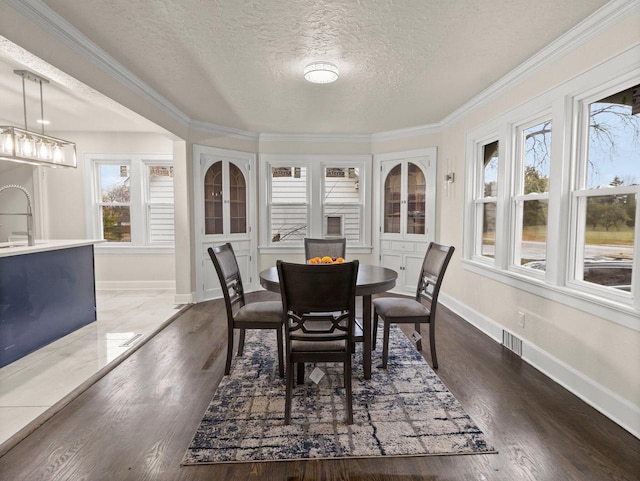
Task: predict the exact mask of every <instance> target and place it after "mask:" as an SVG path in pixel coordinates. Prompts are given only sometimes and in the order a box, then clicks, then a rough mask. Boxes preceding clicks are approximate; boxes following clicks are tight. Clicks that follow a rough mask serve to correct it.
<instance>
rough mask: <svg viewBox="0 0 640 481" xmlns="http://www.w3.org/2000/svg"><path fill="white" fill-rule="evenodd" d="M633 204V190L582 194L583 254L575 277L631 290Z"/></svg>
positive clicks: (633, 229)
mask: <svg viewBox="0 0 640 481" xmlns="http://www.w3.org/2000/svg"><path fill="white" fill-rule="evenodd" d="M636 205H637V202H636V195H635V194H627V195H601V196H593V197H587V198H586V213H585V226H584V233H585V234H584V254H583V257H582V259H581V262H582V265H579V266H578V269H577V270H578V276H577V278H578V279H582V280H584V281H586V282H591V283H594V284H599V285H602V286H607V287H613V288H616V289H620V290H624V291H630V290H631V274H632V270H633V258H634V248H633V246H634V241H635V218H636ZM580 271H582V272H581V273H582V276H580Z"/></svg>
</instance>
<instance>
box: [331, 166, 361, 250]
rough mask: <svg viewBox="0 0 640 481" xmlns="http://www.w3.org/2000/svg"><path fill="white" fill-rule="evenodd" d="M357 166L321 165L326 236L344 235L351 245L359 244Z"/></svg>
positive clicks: (359, 209) (359, 206)
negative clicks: (322, 170) (322, 166)
mask: <svg viewBox="0 0 640 481" xmlns="http://www.w3.org/2000/svg"><path fill="white" fill-rule="evenodd" d="M359 170H360V169H359V168H354V167H351V168H349V167H344V166H340V167H333V166H332V167H327V166H325V167H324V175H323V179H322V180H323V185H324V197H323V211H324V214H323V216H324V219H325V229H324V235H325V236H326V237H345V238H346V239H347V242H348V243H349V244H350V245H351V244H354V245H357V244H359V243H360V224H361V222H360V220H361V218H362V212H361V202H360V175H359Z"/></svg>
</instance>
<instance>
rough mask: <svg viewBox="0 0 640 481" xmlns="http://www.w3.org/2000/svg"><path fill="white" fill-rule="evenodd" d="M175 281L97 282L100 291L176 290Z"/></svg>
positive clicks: (97, 288)
mask: <svg viewBox="0 0 640 481" xmlns="http://www.w3.org/2000/svg"><path fill="white" fill-rule="evenodd" d="M175 288H176V282H175V281H96V290H99V291H137V290H141V291H145V290H152V289H155V290H158V289H160V290H175Z"/></svg>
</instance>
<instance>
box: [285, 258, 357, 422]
mask: <svg viewBox="0 0 640 481" xmlns="http://www.w3.org/2000/svg"><path fill="white" fill-rule="evenodd" d="M276 265H277V267H278V276H279V278H280V293H281V295H282V304H283V306H284V312H285V346H286V350H287V367H286V386H287V388H286V398H285V424H290V422H291V404H292V399H291V398H292V395H293V392H292V391H293V376H294V369H295V367H296V365H297V368H298V382H299V383H300V382H301V379H300V378H301V377H302V382H304V371H303V370H304V363H306V362H338V363H343V365H344V387H345V394H346V408H347V423H348V424H353V405H352V390H351V353H352V343H351V342H350V341H351V338H352V333H353V324H354V319H355V294H356V279H357V276H358V266H359V264H358V261H357V260H354V261H353V262H344V263H341V264H323V265H313V264H292V263H288V262H282V261H278V262H277V264H276Z"/></svg>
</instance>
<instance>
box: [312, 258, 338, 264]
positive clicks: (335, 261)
mask: <svg viewBox="0 0 640 481" xmlns="http://www.w3.org/2000/svg"><path fill="white" fill-rule="evenodd" d="M307 262H308V263H309V264H341V263H342V262H344V259H343V258H342V257H329V256H324V257H312V258H311V259H309V260H308V261H307Z"/></svg>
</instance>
